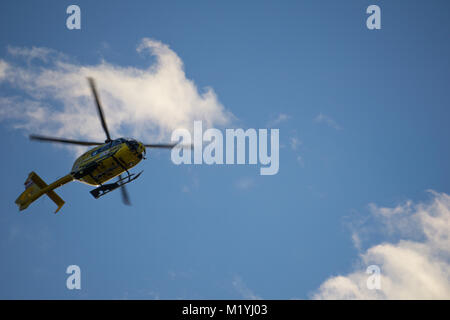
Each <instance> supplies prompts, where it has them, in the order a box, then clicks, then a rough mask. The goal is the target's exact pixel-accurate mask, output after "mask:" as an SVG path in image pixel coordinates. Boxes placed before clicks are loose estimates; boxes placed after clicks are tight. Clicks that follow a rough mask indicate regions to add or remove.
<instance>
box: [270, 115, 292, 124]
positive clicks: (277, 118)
mask: <svg viewBox="0 0 450 320" xmlns="http://www.w3.org/2000/svg"><path fill="white" fill-rule="evenodd" d="M290 118H291V116H289V115H287V114H285V113H279V114H278V115H276V116H275V117H274V118H272V119H271V120H269V123H268V124H267V126H268V127H273V126H277V125H279V124H280V123H282V122H285V121H287V120H289V119H290Z"/></svg>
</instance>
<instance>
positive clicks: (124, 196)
mask: <svg viewBox="0 0 450 320" xmlns="http://www.w3.org/2000/svg"><path fill="white" fill-rule="evenodd" d="M121 179H122V175H121V174H120V175H119V180H121ZM120 193H121V194H122V201H123V203H124V204H126V205H127V206H130V205H131V201H130V197H129V196H128V191H127V189H126V188H125V185H123V186H121V187H120Z"/></svg>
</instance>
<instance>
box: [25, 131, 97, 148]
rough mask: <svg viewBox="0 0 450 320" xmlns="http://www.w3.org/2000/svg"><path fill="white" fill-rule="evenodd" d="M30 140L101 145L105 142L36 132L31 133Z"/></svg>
mask: <svg viewBox="0 0 450 320" xmlns="http://www.w3.org/2000/svg"><path fill="white" fill-rule="evenodd" d="M30 140H37V141H45V142H59V143H69V144H77V145H80V146H99V145H102V144H103V142H90V141H79V140H72V139H64V138H53V137H44V136H38V135H34V134H31V135H30Z"/></svg>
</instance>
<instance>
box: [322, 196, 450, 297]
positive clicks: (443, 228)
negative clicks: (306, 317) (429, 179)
mask: <svg viewBox="0 0 450 320" xmlns="http://www.w3.org/2000/svg"><path fill="white" fill-rule="evenodd" d="M430 192H431V194H432V197H433V198H432V200H431V201H430V202H421V203H417V204H413V203H412V202H411V201H407V202H406V203H404V204H402V205H399V206H396V207H394V208H383V207H378V206H377V205H375V204H371V205H370V206H369V207H370V210H371V212H372V213H373V214H374V215H376V216H377V217H379V218H381V219H383V221H382V222H383V224H384V225H385V226H386V227H387V228H388V230H390V231H389V232H391V233H395V234H396V235H398V236H399V237H400V240H399V241H395V242H383V243H381V244H378V245H375V246H372V247H370V248H369V249H367V250H366V251H365V252H364V253H362V254H361V256H360V260H359V263H358V264H359V266H360V267H359V268H357V269H356V270H355V271H354V272H352V273H350V274H348V275H341V276H335V277H331V278H330V279H328V280H326V281H325V282H324V283H323V284H322V285H321V286H320V288H319V289H318V291H317V292H316V293H315V294H314V298H316V299H450V238H449V234H450V196H449V195H447V194H445V193H436V192H434V191H430ZM353 238H354V241H356V244H358V245H360V238H359V235H358V234H357V233H356V234H354V236H353ZM373 264H374V265H378V266H379V267H380V269H381V288H380V290H370V289H368V288H367V285H366V283H367V278H368V276H369V275H368V274H367V273H366V268H367V266H369V265H373Z"/></svg>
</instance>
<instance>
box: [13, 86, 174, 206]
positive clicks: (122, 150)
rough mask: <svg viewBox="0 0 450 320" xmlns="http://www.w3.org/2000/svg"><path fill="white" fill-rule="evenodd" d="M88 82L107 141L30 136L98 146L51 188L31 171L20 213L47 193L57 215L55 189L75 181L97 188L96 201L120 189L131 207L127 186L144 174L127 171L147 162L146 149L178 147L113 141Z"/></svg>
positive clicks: (38, 139) (126, 202) (20, 202)
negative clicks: (144, 161) (114, 179)
mask: <svg viewBox="0 0 450 320" xmlns="http://www.w3.org/2000/svg"><path fill="white" fill-rule="evenodd" d="M88 82H89V85H90V87H91V90H92V94H93V96H94V99H95V102H96V105H97V111H98V115H99V118H100V122H101V124H102V127H103V130H104V131H105V134H106V140H105V142H104V143H102V142H88V141H78V140H71V139H64V138H53V137H44V136H39V135H30V139H31V140H37V141H45V142H58V143H67V144H75V145H82V146H97V147H95V148H93V149H91V150H89V151H87V152H85V153H84V154H83V155H81V156H80V157H79V158H78V159H77V160H76V161H75V163H74V164H73V167H72V170H71V172H70V173H69V174H67V175H65V176H64V177H62V178H60V179H58V180H56V181H55V182H53V183H51V184H49V185H47V184H46V183H45V182H44V181H43V180H42V179H41V178H40V177H39V176H38V175H37V174H36V173H35V172H31V173H30V174H29V175H28V178H27V180H26V181H25V191H24V192H23V193H22V194H21V195H20V196H19V197H18V198H17V200H16V201H15V202H16V204H17V205H18V206H19V210H24V209H26V208H27V207H28V206H29V205H30V204H31V203H32V202H34V201H35V200H37V199H38V198H39V197H40V196H42V195H43V194H47V196H48V197H49V198H50V199H51V200H53V202H55V204H56V205H57V206H58V208H57V209H56V211H55V213H56V212H58V211H59V209H61V207H62V206H63V205H64V203H65V202H64V200H62V199H61V198H60V197H59V196H58V195H57V194H56V193H55V192H54V191H53V190H54V189H56V188H58V187H60V186H62V185H64V184H66V183H69V182H71V181H73V180H78V181H81V182H84V183H86V184H89V185H93V186H98V187H97V188H95V189H93V190H91V191H90V192H91V194H92V195H93V196H94V198H96V199H97V198H99V197H101V196H103V195H105V194H107V193H109V192H111V191H113V190H115V189H117V188H120V189H121V191H122V200H123V202H124V203H125V204H127V205H130V199H129V196H128V192H127V190H126V188H125V185H126V184H127V183H130V182H131V181H133V180H135V179H137V178H138V177H139V176H140V175H141V173H142V171H141V172H139V173H138V174H133V173H131V174H130V172H129V171H128V170H129V169H131V168H132V167H134V166H135V165H137V164H138V163H139V162H140V161H141V160H142V159H145V153H146V148H165V149H170V148H173V147H175V146H176V145H177V143H162V144H161V143H158V144H143V143H142V142H139V141H137V140H135V139H130V138H118V139H114V140H113V139H111V136H110V134H109V131H108V127H107V125H106V121H105V116H104V113H103V109H102V106H101V103H100V98H99V96H98V93H97V89H96V85H95V82H94V80H93V79H92V78H88ZM124 172H126V174H127V175H126V177H123V176H122V174H123V173H124ZM117 176H118V179H117V181H116V182H113V183H105V182H107V181H109V180H111V179H112V178H114V177H117Z"/></svg>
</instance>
